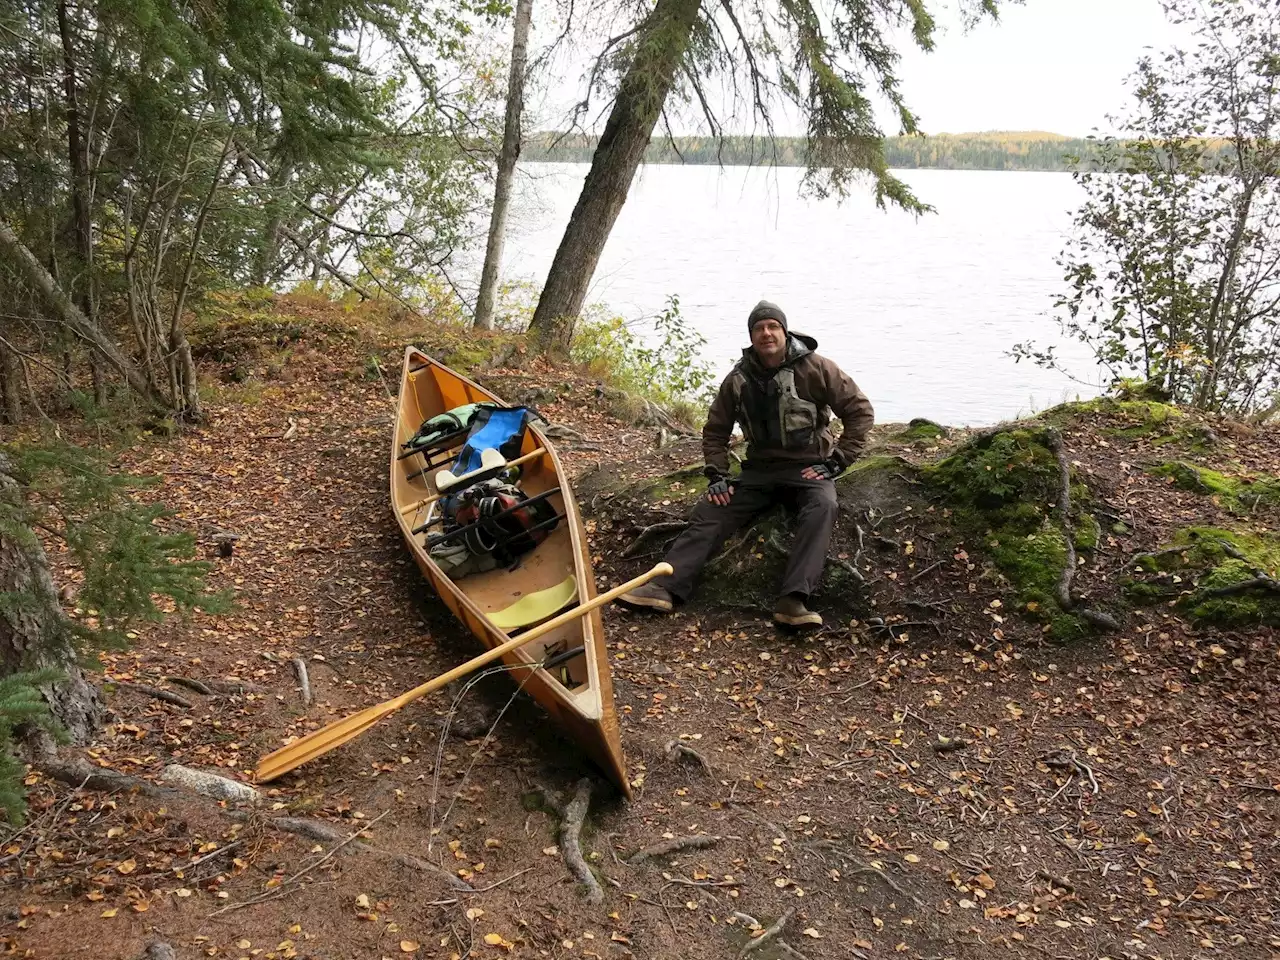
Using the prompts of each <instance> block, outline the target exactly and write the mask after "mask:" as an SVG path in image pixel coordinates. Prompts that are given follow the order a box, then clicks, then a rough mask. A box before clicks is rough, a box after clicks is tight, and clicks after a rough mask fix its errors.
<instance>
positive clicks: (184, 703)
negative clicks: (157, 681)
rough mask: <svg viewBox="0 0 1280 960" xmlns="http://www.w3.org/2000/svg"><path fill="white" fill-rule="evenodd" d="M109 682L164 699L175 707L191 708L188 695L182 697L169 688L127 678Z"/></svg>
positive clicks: (144, 694) (123, 688) (122, 687)
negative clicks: (131, 680) (131, 681)
mask: <svg viewBox="0 0 1280 960" xmlns="http://www.w3.org/2000/svg"><path fill="white" fill-rule="evenodd" d="M107 682H108V683H111V684H114V685H115V686H117V687H119V688H120V689H122V690H132V691H134V692H135V693H140V694H142V695H143V696H146V697H153V698H155V699H156V700H163V701H164V702H165V703H171V704H173V705H174V706H175V707H182V709H183V710H190V709H191V701H190V700H188V699H187V698H186V697H180V696H178V695H177V694H176V693H173V692H171V691H169V690H161V689H160V688H159V687H149V686H147V685H146V684H145V683H130V682H127V681H125V680H109V681H107Z"/></svg>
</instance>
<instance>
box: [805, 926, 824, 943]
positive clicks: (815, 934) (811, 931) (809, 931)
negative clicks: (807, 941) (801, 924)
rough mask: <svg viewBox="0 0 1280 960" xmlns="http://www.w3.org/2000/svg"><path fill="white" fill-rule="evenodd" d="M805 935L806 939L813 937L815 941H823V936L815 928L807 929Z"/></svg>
mask: <svg viewBox="0 0 1280 960" xmlns="http://www.w3.org/2000/svg"><path fill="white" fill-rule="evenodd" d="M804 935H805V936H806V937H813V939H815V940H821V939H822V934H820V933H819V932H818V931H817V930H815V929H813V927H805V929H804Z"/></svg>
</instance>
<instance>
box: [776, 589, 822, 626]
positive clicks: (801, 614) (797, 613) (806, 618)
mask: <svg viewBox="0 0 1280 960" xmlns="http://www.w3.org/2000/svg"><path fill="white" fill-rule="evenodd" d="M773 619H774V622H775V623H780V624H782V625H783V626H786V627H820V626H822V614H820V613H814V612H813V611H812V610H810V609H809V608H808V607H806V606H805V605H804V600H802V599H801V598H800V597H797V596H796V595H795V594H792V593H789V594H787V595H786V596H785V597H781V598H779V600H778V602H777V603H776V604H775V605H774V608H773Z"/></svg>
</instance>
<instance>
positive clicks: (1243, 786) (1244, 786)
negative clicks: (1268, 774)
mask: <svg viewBox="0 0 1280 960" xmlns="http://www.w3.org/2000/svg"><path fill="white" fill-rule="evenodd" d="M1232 786H1234V787H1236V788H1237V789H1239V790H1252V791H1254V792H1255V793H1280V787H1273V786H1271V785H1270V784H1269V783H1236V784H1232Z"/></svg>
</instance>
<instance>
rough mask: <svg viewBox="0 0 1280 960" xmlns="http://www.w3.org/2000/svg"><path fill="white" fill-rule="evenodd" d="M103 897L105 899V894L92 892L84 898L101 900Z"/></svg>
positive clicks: (97, 891) (96, 891)
mask: <svg viewBox="0 0 1280 960" xmlns="http://www.w3.org/2000/svg"><path fill="white" fill-rule="evenodd" d="M105 897H106V894H105V893H103V892H102V891H101V890H93V891H90V892H89V893H86V894H85V895H84V898H85V899H86V900H102V899H103V898H105Z"/></svg>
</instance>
